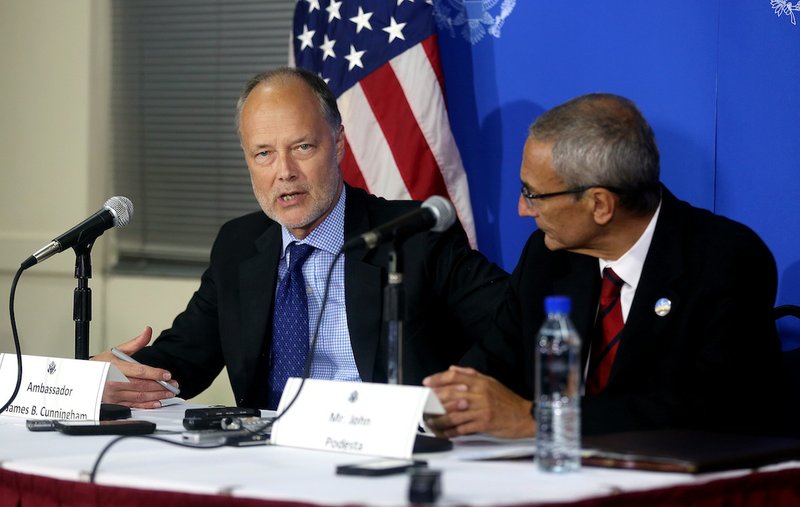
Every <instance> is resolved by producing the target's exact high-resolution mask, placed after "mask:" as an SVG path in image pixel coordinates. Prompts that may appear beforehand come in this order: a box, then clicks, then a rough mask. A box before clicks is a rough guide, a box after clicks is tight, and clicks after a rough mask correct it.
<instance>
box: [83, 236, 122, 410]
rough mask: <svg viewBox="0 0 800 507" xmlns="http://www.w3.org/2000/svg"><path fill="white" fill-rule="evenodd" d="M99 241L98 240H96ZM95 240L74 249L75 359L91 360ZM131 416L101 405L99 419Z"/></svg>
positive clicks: (119, 406) (120, 406)
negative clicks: (75, 284)
mask: <svg viewBox="0 0 800 507" xmlns="http://www.w3.org/2000/svg"><path fill="white" fill-rule="evenodd" d="M95 239H97V238H95ZM94 242H95V240H94V239H93V240H92V241H90V242H88V243H79V244H77V245H75V246H74V247H72V249H73V250H75V256H76V257H75V278H76V279H77V280H78V286H77V287H76V288H75V291H74V295H73V301H72V320H74V321H75V359H89V323H90V322H91V321H92V289H90V288H89V278H91V277H92V256H91V253H92V247H93V246H94ZM130 416H131V409H130V408H128V407H126V406H123V405H117V404H115V403H100V414H99V418H100V420H101V421H106V420H113V419H125V418H127V417H130Z"/></svg>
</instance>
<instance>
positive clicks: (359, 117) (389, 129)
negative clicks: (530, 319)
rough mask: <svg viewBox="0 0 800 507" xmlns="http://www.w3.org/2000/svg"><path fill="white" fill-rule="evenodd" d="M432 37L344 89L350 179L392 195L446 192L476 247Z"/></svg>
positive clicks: (411, 196) (466, 188) (421, 195)
mask: <svg viewBox="0 0 800 507" xmlns="http://www.w3.org/2000/svg"><path fill="white" fill-rule="evenodd" d="M443 82H444V79H443V75H442V70H441V65H440V62H439V48H438V42H437V39H436V36H435V35H432V36H430V37H428V38H427V39H425V40H424V41H423V42H422V43H421V44H418V45H416V46H414V47H412V48H411V49H409V50H407V51H405V52H403V53H402V54H400V55H399V56H397V57H395V58H393V59H392V60H390V61H389V62H388V63H386V64H384V65H383V66H381V67H379V68H378V69H377V70H376V71H374V72H372V73H371V74H369V75H368V76H367V77H366V78H364V79H362V80H361V81H360V82H359V83H358V84H356V85H355V86H353V87H352V88H350V89H349V90H347V91H346V92H345V93H343V94H342V95H341V96H340V97H339V99H338V103H339V109H340V110H341V113H342V121H343V123H344V126H345V136H346V138H347V150H346V154H345V158H344V160H343V161H342V170H343V172H344V176H345V180H346V181H347V182H348V183H350V184H351V185H354V186H359V187H362V188H365V189H367V190H368V191H369V192H371V193H373V194H375V195H379V196H382V197H385V198H387V199H416V200H425V199H426V198H428V197H430V196H431V195H443V196H446V197H448V198H449V199H450V200H451V201H452V202H453V205H454V206H455V208H456V212H457V213H458V218H459V220H460V221H461V224H462V225H463V227H464V229H465V230H466V231H467V236H468V237H469V240H470V243H471V244H472V246H473V247H475V246H477V242H476V237H475V223H474V220H473V218H472V205H471V203H470V197H469V186H468V184H467V176H466V172H465V171H464V166H463V164H462V162H461V156H460V155H459V153H458V147H457V146H456V143H455V139H454V138H453V134H452V132H451V130H450V121H449V120H448V118H447V108H446V105H445V97H444V93H443V89H444V88H443Z"/></svg>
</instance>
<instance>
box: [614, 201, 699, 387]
mask: <svg viewBox="0 0 800 507" xmlns="http://www.w3.org/2000/svg"><path fill="white" fill-rule="evenodd" d="M662 192H663V194H662V195H663V200H662V204H661V212H660V214H659V217H658V222H657V223H656V229H655V231H654V233H653V240H652V242H651V243H650V249H649V250H648V252H647V257H646V258H645V262H644V266H643V268H642V276H641V278H640V279H639V286H638V287H637V289H636V295H635V296H634V298H633V302H632V304H631V309H630V312H629V313H628V319H627V321H626V323H625V329H624V331H623V335H622V340H621V342H620V346H619V350H618V351H617V356H616V359H615V361H614V366H613V368H612V371H611V377H610V378H609V383H613V382H614V378H615V377H617V376H621V375H623V374H624V371H625V369H626V368H627V367H628V366H629V365H633V364H634V361H637V360H641V358H643V357H650V354H648V353H647V352H646V351H647V349H651V348H653V347H655V346H657V345H658V344H659V343H660V342H661V340H663V339H664V338H663V336H664V330H665V329H666V328H667V326H668V325H669V323H670V321H671V320H672V319H674V318H675V316H676V315H677V314H678V313H679V312H680V311H681V303H682V302H681V291H680V287H681V286H682V285H683V281H682V273H683V271H684V267H683V259H684V252H683V245H682V243H681V241H680V237H681V234H680V227H681V225H680V217H679V210H678V206H679V203H678V201H677V199H675V197H674V196H672V194H670V193H669V192H668V191H667V190H666V189H665V188H664V189H663V190H662ZM661 298H667V299H669V300H670V301H671V302H672V307H671V308H672V309H671V311H670V313H669V314H667V315H666V316H663V317H660V316H658V315H657V314H656V313H655V305H656V302H657V301H658V300H659V299H661Z"/></svg>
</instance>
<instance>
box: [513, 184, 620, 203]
mask: <svg viewBox="0 0 800 507" xmlns="http://www.w3.org/2000/svg"><path fill="white" fill-rule="evenodd" d="M590 188H605V189H606V190H609V191H611V192H614V193H620V190H619V189H617V188H614V187H608V186H605V185H586V186H583V187H575V188H570V189H568V190H561V191H560V192H548V193H545V194H533V193H531V192H530V191H529V190H528V189H527V188H525V184H524V183H523V185H522V190H521V193H522V197H524V198H525V202H526V203H527V204H528V206H533V205H534V204H536V201H540V200H543V199H549V198H551V197H558V196H559V195H569V194H582V193H584V192H586V191H587V190H589V189H590Z"/></svg>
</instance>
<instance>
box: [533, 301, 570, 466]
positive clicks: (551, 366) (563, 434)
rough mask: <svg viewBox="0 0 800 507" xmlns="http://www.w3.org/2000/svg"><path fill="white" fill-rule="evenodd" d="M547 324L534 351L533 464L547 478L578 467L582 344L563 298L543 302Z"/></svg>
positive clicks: (567, 302)
mask: <svg viewBox="0 0 800 507" xmlns="http://www.w3.org/2000/svg"><path fill="white" fill-rule="evenodd" d="M544 306H545V311H546V312H547V319H546V320H545V321H544V324H542V328H541V329H540V330H539V336H538V337H537V346H536V394H535V396H534V399H533V401H534V403H535V408H534V416H535V417H536V424H537V431H536V462H537V463H538V466H539V469H540V470H542V471H546V472H573V471H577V470H580V467H581V413H580V411H581V409H580V395H581V389H580V384H581V377H580V358H581V339H580V337H579V336H578V333H577V332H576V331H575V327H574V326H573V325H572V322H571V321H570V319H569V312H570V307H571V302H570V299H569V298H568V297H565V296H550V297H548V298H546V299H545V301H544Z"/></svg>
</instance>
